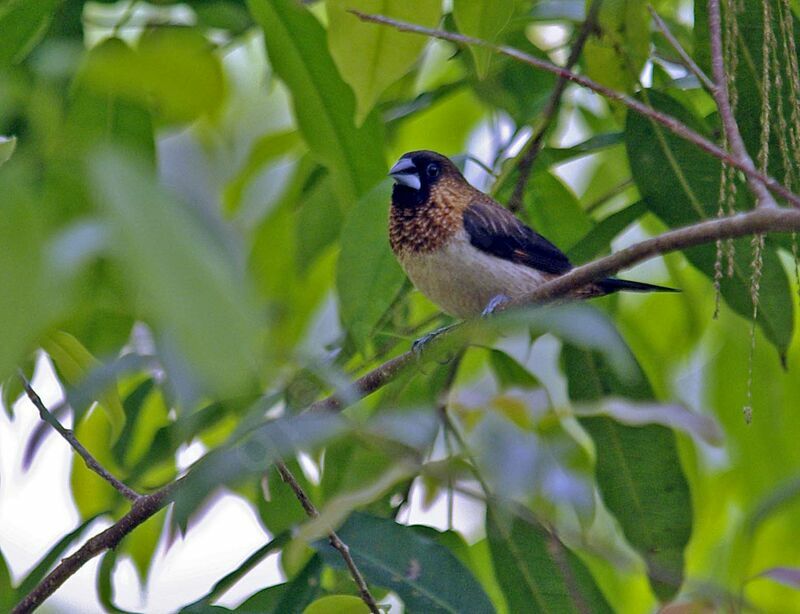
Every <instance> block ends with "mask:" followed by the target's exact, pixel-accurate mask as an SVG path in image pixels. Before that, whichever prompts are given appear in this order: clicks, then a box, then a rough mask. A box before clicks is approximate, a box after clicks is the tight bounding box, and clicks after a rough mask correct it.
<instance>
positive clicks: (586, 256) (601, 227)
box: [567, 200, 647, 263]
mask: <svg viewBox="0 0 800 614" xmlns="http://www.w3.org/2000/svg"><path fill="white" fill-rule="evenodd" d="M646 212H647V207H646V206H645V204H644V202H642V201H641V200H639V201H636V202H635V203H633V204H632V205H628V206H627V207H625V208H624V209H622V211H617V212H616V213H612V214H611V215H609V216H608V217H607V218H604V219H603V220H602V221H601V222H599V223H598V224H596V225H595V226H594V228H592V229H591V230H590V231H589V232H587V233H586V234H585V235H584V236H583V238H581V239H580V240H579V241H578V242H577V243H575V244H574V245H573V246H572V247H571V248H569V249H568V250H567V256H569V258H570V260H572V261H573V262H578V263H582V262H588V261H589V260H591V259H592V258H595V257H597V256H599V255H600V254H602V253H603V252H604V251H606V250H608V249H609V247H610V245H611V240H612V239H613V238H614V237H616V236H617V235H619V234H620V233H621V232H622V231H623V230H625V229H626V228H627V227H628V226H630V225H631V224H633V222H635V221H636V220H638V219H639V218H640V217H642V215H644V214H645V213H646Z"/></svg>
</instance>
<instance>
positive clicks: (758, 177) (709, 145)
mask: <svg viewBox="0 0 800 614" xmlns="http://www.w3.org/2000/svg"><path fill="white" fill-rule="evenodd" d="M350 12H352V13H353V14H355V15H356V16H357V17H359V18H360V19H363V20H364V21H369V22H372V23H377V24H381V25H385V26H392V27H394V28H397V29H398V30H400V31H401V32H411V33H414V34H421V35H423V36H429V37H433V38H439V39H442V40H447V41H450V42H453V43H458V44H460V45H477V46H479V47H485V48H486V49H491V50H493V51H495V52H496V53H500V54H502V55H506V56H508V57H510V58H514V59H515V60H518V61H520V62H523V63H525V64H528V65H529V66H533V67H534V68H538V69H540V70H544V71H546V72H550V73H553V74H554V75H557V76H563V77H564V78H565V79H566V80H568V81H571V82H573V83H577V84H578V85H580V86H582V87H585V88H587V89H590V90H592V91H594V92H597V93H598V94H600V95H602V96H605V97H606V98H608V99H610V100H616V101H617V102H619V103H621V104H623V105H624V106H626V107H628V108H629V109H631V110H633V111H635V112H637V113H640V114H641V115H644V116H646V117H649V118H651V119H652V120H654V121H656V122H657V123H659V124H661V125H662V126H664V127H665V128H667V130H669V131H670V132H672V133H673V134H675V135H676V136H678V137H680V138H682V139H684V140H686V141H689V142H690V143H693V144H694V145H696V146H697V147H698V148H699V149H701V150H703V151H705V152H706V153H708V154H711V155H712V156H714V157H715V158H718V159H720V160H722V161H723V162H725V163H727V164H729V165H731V166H733V167H735V168H738V169H739V170H740V171H742V172H743V173H744V174H745V175H747V177H749V178H750V179H753V180H755V182H756V183H758V182H760V183H763V184H764V185H765V186H766V187H767V188H768V189H769V190H771V191H772V192H774V193H775V194H777V195H779V196H781V197H782V198H785V199H786V200H787V201H788V202H790V203H791V204H792V205H794V206H795V207H798V208H800V195H797V194H795V193H794V192H792V191H791V190H790V189H788V188H787V187H786V186H784V185H783V184H781V183H780V182H779V181H777V180H776V179H773V178H772V177H769V176H767V175H765V174H763V173H761V172H759V171H758V170H756V169H755V168H754V167H753V165H752V164H750V165H748V164H746V163H744V162H742V161H741V160H739V159H738V158H736V156H734V155H731V154H730V153H728V152H727V151H725V150H724V149H722V148H721V147H719V146H718V145H716V144H715V143H713V142H711V141H709V140H708V139H707V138H705V137H704V136H702V135H700V134H698V133H697V132H695V131H694V130H692V129H691V128H689V127H688V126H687V125H686V124H684V123H683V122H681V121H679V120H677V119H676V118H674V117H672V116H671V115H668V114H666V113H662V112H661V111H658V110H656V109H653V108H651V107H648V106H647V105H646V104H643V103H642V102H640V101H638V100H636V99H635V98H632V97H631V96H628V95H627V94H624V93H622V92H618V91H616V90H613V89H611V88H609V87H606V86H605V85H602V84H600V83H598V82H596V81H594V80H592V79H589V78H588V77H584V76H583V75H579V74H576V73H574V72H572V71H570V70H567V69H565V68H562V67H561V66H556V65H555V64H553V63H551V62H547V61H545V60H541V59H539V58H536V57H534V56H532V55H529V54H527V53H525V52H523V51H520V50H519V49H515V48H514V47H508V46H506V45H495V44H493V43H490V42H488V41H485V40H482V39H479V38H474V37H472V36H465V35H463V34H457V33H455V32H447V31H446V30H437V29H434V28H426V27H424V26H420V25H417V24H413V23H409V22H406V21H398V20H396V19H391V18H390V17H384V16H383V15H371V14H367V13H361V12H359V11H355V10H351V11H350Z"/></svg>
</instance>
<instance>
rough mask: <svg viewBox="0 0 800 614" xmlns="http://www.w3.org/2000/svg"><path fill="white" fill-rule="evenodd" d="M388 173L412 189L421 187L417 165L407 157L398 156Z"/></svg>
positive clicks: (396, 180)
mask: <svg viewBox="0 0 800 614" xmlns="http://www.w3.org/2000/svg"><path fill="white" fill-rule="evenodd" d="M389 175H390V176H391V177H392V179H394V180H395V182H397V183H399V184H400V185H404V186H408V187H409V188H413V189H414V190H419V189H420V188H421V187H422V182H421V181H420V180H419V173H418V172H417V167H416V166H414V163H413V162H412V161H411V160H409V159H408V158H400V160H399V161H398V162H397V164H395V165H394V166H393V167H392V169H391V170H390V171H389Z"/></svg>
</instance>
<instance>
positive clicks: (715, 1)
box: [708, 0, 778, 207]
mask: <svg viewBox="0 0 800 614" xmlns="http://www.w3.org/2000/svg"><path fill="white" fill-rule="evenodd" d="M733 18H734V19H735V17H733ZM721 23H722V18H721V15H720V9H719V0H708V29H709V33H710V36H711V71H712V73H713V75H714V89H713V90H712V93H713V94H714V100H715V101H716V103H717V108H718V109H719V115H720V118H721V119H722V126H723V128H724V129H725V138H726V139H727V141H728V146H729V147H730V148H731V152H733V155H734V156H735V157H736V160H737V161H738V162H739V164H740V166H739V167H738V168H740V169H741V170H742V171H744V173H745V174H746V175H747V177H748V181H747V185H748V187H749V188H750V191H751V192H752V193H753V194H754V195H755V197H756V202H757V203H758V206H759V207H777V206H778V204H777V203H776V202H775V199H774V198H773V197H772V194H770V192H769V190H768V189H767V185H766V183H765V182H764V181H762V180H761V179H759V178H757V177H755V176H754V175H753V174H752V173H751V172H748V170H750V171H755V170H756V166H755V164H753V159H752V158H751V157H750V154H749V153H747V148H746V147H745V144H744V140H743V139H742V135H741V133H740V132H739V126H738V124H737V123H736V118H735V117H734V116H733V110H732V109H731V103H730V98H729V94H728V78H727V76H726V74H725V60H724V59H723V54H722V27H721ZM728 44H731V45H735V44H736V42H735V41H733V42H730V41H729V43H728ZM743 167H744V168H743Z"/></svg>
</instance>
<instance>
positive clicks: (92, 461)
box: [19, 371, 141, 501]
mask: <svg viewBox="0 0 800 614" xmlns="http://www.w3.org/2000/svg"><path fill="white" fill-rule="evenodd" d="M19 377H20V379H21V380H22V385H23V386H24V388H25V394H27V395H28V398H29V399H30V401H31V403H33V404H34V406H35V407H36V409H38V410H39V417H40V418H41V419H42V420H43V421H44V422H46V423H47V424H49V425H50V426H52V427H53V428H54V429H55V430H56V431H58V434H59V435H61V436H62V437H63V438H64V439H66V440H67V443H68V444H69V445H70V446H72V449H73V450H75V452H76V454H77V455H78V456H80V457H81V458H82V459H83V462H85V463H86V466H87V467H88V468H89V469H91V470H92V471H94V472H95V473H96V474H97V475H99V476H100V477H101V478H103V479H104V480H105V481H106V482H108V483H109V484H111V486H113V487H114V488H116V489H117V490H118V491H119V492H120V493H121V494H122V496H123V497H125V498H126V499H128V500H129V501H136V500H137V499H139V497H141V495H140V494H139V493H137V492H136V491H135V490H133V489H132V488H131V487H129V486H127V485H126V484H123V483H122V482H121V481H120V480H118V479H117V478H115V477H114V476H113V475H111V473H110V472H109V471H108V470H107V469H106V468H105V467H103V466H102V465H101V464H100V463H99V462H98V461H97V459H96V458H95V457H94V456H92V454H91V452H89V450H87V449H86V448H84V447H83V444H82V443H81V442H80V441H78V438H77V437H75V433H74V432H72V430H70V429H68V428H66V427H65V426H64V425H63V424H61V423H60V422H59V421H58V418H56V417H55V416H54V415H53V414H52V413H51V412H50V410H48V409H47V406H46V405H45V404H44V402H43V401H42V399H41V397H40V396H39V395H38V394H36V391H35V390H34V389H33V388H32V387H31V383H30V382H29V381H28V378H26V377H25V374H24V373H22V371H20V372H19Z"/></svg>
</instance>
